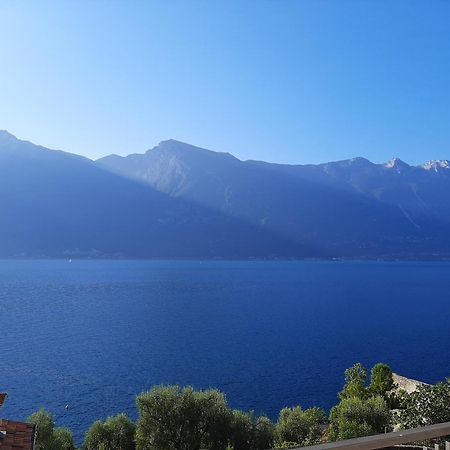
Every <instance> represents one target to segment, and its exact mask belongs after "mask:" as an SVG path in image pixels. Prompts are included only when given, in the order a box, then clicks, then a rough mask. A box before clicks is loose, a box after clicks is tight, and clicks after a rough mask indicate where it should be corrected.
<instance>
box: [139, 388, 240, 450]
mask: <svg viewBox="0 0 450 450" xmlns="http://www.w3.org/2000/svg"><path fill="white" fill-rule="evenodd" d="M136 404H137V408H138V413H139V420H138V423H137V431H136V444H137V449H138V450H200V449H202V450H208V449H214V450H221V449H223V450H225V449H226V448H227V440H228V437H229V434H230V424H231V420H232V414H231V411H230V410H229V408H228V405H227V402H226V400H225V397H224V395H223V394H222V393H221V392H219V391H217V390H213V389H211V390H205V391H194V390H193V389H192V387H186V388H181V387H179V386H156V387H154V388H153V389H151V390H150V391H148V392H145V393H142V394H140V395H139V396H138V397H137V398H136Z"/></svg>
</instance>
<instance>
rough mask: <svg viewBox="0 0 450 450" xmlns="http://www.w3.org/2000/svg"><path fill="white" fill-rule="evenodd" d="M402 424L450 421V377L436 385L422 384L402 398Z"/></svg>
mask: <svg viewBox="0 0 450 450" xmlns="http://www.w3.org/2000/svg"><path fill="white" fill-rule="evenodd" d="M399 419H400V424H401V425H402V427H404V428H415V427H419V426H426V425H432V424H435V423H442V422H449V421H450V379H447V381H446V382H440V383H437V384H435V385H422V386H419V387H418V388H417V390H416V391H414V392H412V393H411V394H406V393H404V394H403V396H402V399H401V411H400V414H399Z"/></svg>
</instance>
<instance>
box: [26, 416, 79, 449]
mask: <svg viewBox="0 0 450 450" xmlns="http://www.w3.org/2000/svg"><path fill="white" fill-rule="evenodd" d="M28 422H29V423H33V424H35V425H36V450H75V444H74V441H73V436H72V433H71V432H70V431H69V430H68V429H67V428H56V429H55V423H54V421H53V416H52V415H51V414H50V413H49V412H48V411H46V410H45V409H43V408H42V409H40V410H39V411H38V412H35V413H34V414H32V415H31V416H30V417H29V418H28Z"/></svg>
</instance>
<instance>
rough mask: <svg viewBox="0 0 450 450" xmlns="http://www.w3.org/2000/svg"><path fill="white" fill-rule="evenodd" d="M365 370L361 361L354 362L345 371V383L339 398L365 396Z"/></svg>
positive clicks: (366, 391)
mask: <svg viewBox="0 0 450 450" xmlns="http://www.w3.org/2000/svg"><path fill="white" fill-rule="evenodd" d="M366 380H367V370H366V368H365V367H364V366H363V365H362V364H361V363H356V364H355V365H353V366H352V367H350V368H348V369H347V370H346V371H345V385H344V388H343V389H342V391H341V392H340V393H339V398H340V399H341V400H343V399H345V398H352V397H357V398H361V399H364V398H367V397H368V396H369V391H368V389H367V387H366Z"/></svg>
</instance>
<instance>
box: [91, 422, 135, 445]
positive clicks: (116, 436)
mask: <svg viewBox="0 0 450 450" xmlns="http://www.w3.org/2000/svg"><path fill="white" fill-rule="evenodd" d="M134 434H135V426H134V423H133V422H132V421H131V420H130V419H129V418H128V417H127V416H126V415H125V414H119V415H118V416H115V417H108V418H107V419H106V421H105V422H102V421H101V420H97V421H95V422H94V423H93V424H92V426H91V428H90V429H89V431H88V432H87V433H86V436H85V439H84V443H83V450H134V448H135V443H134Z"/></svg>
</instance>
